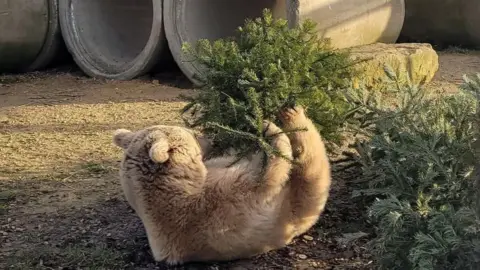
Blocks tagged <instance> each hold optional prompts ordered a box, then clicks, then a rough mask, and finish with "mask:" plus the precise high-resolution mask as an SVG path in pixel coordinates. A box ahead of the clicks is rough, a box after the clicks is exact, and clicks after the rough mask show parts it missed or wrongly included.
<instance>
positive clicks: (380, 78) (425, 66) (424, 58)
mask: <svg viewBox="0 0 480 270" xmlns="http://www.w3.org/2000/svg"><path fill="white" fill-rule="evenodd" d="M349 50H350V53H351V58H352V59H353V60H355V61H357V60H362V59H370V60H368V61H366V62H362V63H360V64H358V65H357V66H358V67H359V68H360V69H361V70H362V72H363V73H362V75H361V76H359V77H357V78H355V79H354V87H358V86H359V85H360V84H362V83H363V84H364V86H365V87H367V88H369V89H382V88H385V87H389V86H391V85H392V82H391V81H390V80H389V79H388V77H387V76H386V74H385V71H384V65H385V64H387V65H389V66H390V67H391V68H392V70H393V71H394V72H395V74H396V75H397V77H398V79H399V82H400V85H402V86H405V85H407V81H406V75H407V74H408V75H409V76H410V79H411V82H412V83H413V84H417V85H425V84H428V83H429V82H430V81H431V80H432V79H433V76H434V75H435V73H436V72H437V70H438V55H437V52H435V50H434V49H433V48H432V46H431V45H430V44H428V43H399V44H384V43H375V44H370V45H365V46H358V47H353V48H350V49H349Z"/></svg>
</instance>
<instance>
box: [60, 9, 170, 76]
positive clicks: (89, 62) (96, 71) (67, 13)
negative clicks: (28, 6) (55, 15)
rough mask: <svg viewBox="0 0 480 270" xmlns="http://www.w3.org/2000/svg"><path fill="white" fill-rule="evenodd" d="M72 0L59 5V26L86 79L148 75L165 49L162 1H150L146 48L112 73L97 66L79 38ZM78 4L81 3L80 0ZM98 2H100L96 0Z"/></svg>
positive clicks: (94, 59)
mask: <svg viewBox="0 0 480 270" xmlns="http://www.w3.org/2000/svg"><path fill="white" fill-rule="evenodd" d="M74 1H75V0H61V1H60V2H59V16H60V26H61V31H62V34H63V38H64V40H65V44H66V46H67V49H68V51H69V52H70V53H71V54H72V56H73V59H74V61H75V63H77V65H78V66H79V67H80V68H81V69H82V70H83V71H84V72H85V73H86V74H87V75H89V76H91V77H97V78H106V79H117V80H130V79H133V78H135V77H138V76H141V75H143V74H145V73H147V72H148V71H150V70H151V69H152V68H153V67H154V66H155V65H156V64H157V63H158V62H159V60H161V59H159V58H160V56H161V53H162V52H163V50H164V49H165V47H166V38H165V32H164V27H163V1H162V0H152V7H153V10H152V12H153V20H152V26H151V32H150V36H149V39H148V41H147V43H146V44H145V47H144V48H143V50H142V51H141V52H140V54H139V55H137V56H136V57H135V58H134V59H133V60H132V61H130V62H127V63H125V65H124V67H123V68H122V70H123V71H121V72H118V73H117V72H111V71H109V70H108V69H107V68H105V67H101V66H100V65H99V64H97V63H96V61H98V59H96V58H94V57H93V56H92V55H91V54H90V53H89V52H88V51H87V49H86V48H85V46H84V44H83V43H82V41H81V38H79V33H78V29H77V27H76V20H75V16H74V15H73V5H72V4H73V2H74ZM80 1H81V0H80ZM99 1H101V0H99Z"/></svg>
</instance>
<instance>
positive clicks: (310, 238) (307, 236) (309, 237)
mask: <svg viewBox="0 0 480 270" xmlns="http://www.w3.org/2000/svg"><path fill="white" fill-rule="evenodd" d="M303 239H305V240H307V241H312V240H313V237H311V236H310V235H304V236H303Z"/></svg>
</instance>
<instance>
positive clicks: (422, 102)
mask: <svg viewBox="0 0 480 270" xmlns="http://www.w3.org/2000/svg"><path fill="white" fill-rule="evenodd" d="M387 74H389V76H390V78H392V79H395V75H394V74H393V73H392V72H391V71H389V70H388V69H387ZM465 81H466V84H465V87H463V88H464V90H463V91H461V92H460V93H458V94H454V95H439V94H433V93H430V92H429V91H428V90H427V89H424V88H418V87H414V86H412V87H409V88H408V89H396V90H395V91H392V92H390V93H388V97H389V99H390V100H391V99H393V100H395V101H397V102H393V103H392V102H390V103H389V104H386V103H384V101H383V100H382V98H381V94H379V93H378V92H372V93H366V92H363V93H361V92H355V93H354V94H352V95H349V100H350V101H351V102H353V103H355V104H356V105H357V106H358V110H357V117H356V119H357V120H358V123H357V124H358V125H359V126H362V129H363V130H364V131H365V132H364V134H365V135H367V139H364V140H359V141H358V142H357V144H356V145H357V147H356V150H357V153H358V156H357V161H358V162H359V163H360V164H361V167H362V170H363V175H362V179H363V180H364V181H363V184H362V186H361V188H360V189H358V190H356V191H355V192H354V193H353V196H354V197H363V198H364V199H367V201H368V199H371V198H373V199H374V200H373V203H372V204H371V205H369V207H368V213H369V216H370V218H371V222H372V223H373V224H375V226H376V227H375V228H376V236H375V238H374V239H373V240H372V241H371V248H372V249H371V252H372V253H373V255H374V256H375V258H376V260H377V263H378V265H379V266H380V269H431V270H433V269H478V267H479V265H480V216H479V213H478V205H477V196H479V195H480V192H479V190H478V188H475V185H474V183H475V181H474V180H475V179H474V175H475V174H474V170H475V165H477V163H478V160H480V159H479V158H480V155H478V154H477V153H476V152H475V151H474V150H475V149H474V148H473V146H474V143H475V142H476V140H477V138H478V132H477V130H476V128H475V127H476V125H475V122H476V121H478V120H476V118H475V114H476V110H477V109H478V108H479V107H478V102H479V99H478V97H479V94H480V75H479V76H477V79H476V81H475V80H471V79H469V78H465ZM467 90H468V91H467ZM474 94H475V95H474ZM383 95H386V94H385V93H383Z"/></svg>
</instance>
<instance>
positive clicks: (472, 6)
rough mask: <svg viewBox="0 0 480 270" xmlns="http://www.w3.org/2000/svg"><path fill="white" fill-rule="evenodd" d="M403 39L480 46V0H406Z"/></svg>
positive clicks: (441, 44)
mask: <svg viewBox="0 0 480 270" xmlns="http://www.w3.org/2000/svg"><path fill="white" fill-rule="evenodd" d="M405 5H406V15H405V24H404V27H403V29H402V32H401V37H400V39H401V40H402V41H406V42H408V41H414V42H429V43H432V44H435V45H439V46H442V47H446V46H449V45H453V46H464V47H471V48H480V1H479V0H441V1H440V0H405Z"/></svg>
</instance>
